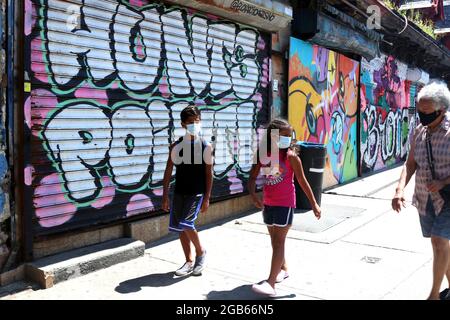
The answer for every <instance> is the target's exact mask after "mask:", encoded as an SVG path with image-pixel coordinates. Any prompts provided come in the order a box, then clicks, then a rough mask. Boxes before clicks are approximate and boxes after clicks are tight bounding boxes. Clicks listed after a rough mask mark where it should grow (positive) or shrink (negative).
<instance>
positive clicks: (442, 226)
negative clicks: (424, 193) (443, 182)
mask: <svg viewBox="0 0 450 320" xmlns="http://www.w3.org/2000/svg"><path fill="white" fill-rule="evenodd" d="M420 226H421V227H422V234H423V236H424V237H425V238H430V237H431V236H434V237H441V238H445V239H449V240H450V206H449V204H448V203H447V204H446V205H444V207H443V208H442V211H441V212H440V213H439V214H438V215H436V214H435V212H434V207H433V204H432V202H431V199H430V198H428V202H427V207H426V214H425V215H424V216H423V215H420Z"/></svg>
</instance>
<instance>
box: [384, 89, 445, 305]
mask: <svg viewBox="0 0 450 320" xmlns="http://www.w3.org/2000/svg"><path fill="white" fill-rule="evenodd" d="M417 102H418V103H417V108H418V113H419V118H420V124H419V125H418V126H417V128H416V130H415V132H414V137H413V138H412V139H411V148H410V152H409V154H408V158H407V160H406V163H405V165H404V166H403V170H402V173H401V176H400V180H399V182H398V186H397V189H396V193H395V196H394V198H393V199H392V208H393V209H394V210H395V211H397V212H400V210H401V208H402V206H403V207H405V198H404V194H403V190H404V188H405V186H406V185H407V184H408V182H409V180H410V179H411V177H412V175H413V174H414V173H415V174H416V179H415V189H414V196H413V205H414V206H415V207H417V210H418V212H419V217H420V225H421V227H422V234H423V236H424V237H426V238H431V244H432V247H433V286H432V289H431V293H430V295H429V297H428V299H429V300H439V299H444V300H446V299H450V292H449V289H445V290H444V291H443V292H441V293H439V291H440V287H441V284H442V281H443V280H444V276H445V275H446V276H447V280H448V282H449V287H450V246H449V239H450V199H449V198H450V194H449V192H448V190H449V189H450V112H449V108H450V91H449V90H448V88H447V86H446V85H445V84H440V83H432V84H429V85H427V86H425V87H423V88H422V90H421V91H420V92H419V94H418V97H417Z"/></svg>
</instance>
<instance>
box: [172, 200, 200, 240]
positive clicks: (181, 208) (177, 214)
mask: <svg viewBox="0 0 450 320" xmlns="http://www.w3.org/2000/svg"><path fill="white" fill-rule="evenodd" d="M202 203H203V194H197V195H183V194H177V193H175V194H174V195H173V200H172V206H171V208H170V221H169V231H176V232H181V231H184V230H186V229H190V230H195V225H194V222H195V220H196V219H197V216H198V213H199V212H200V208H201V207H202Z"/></svg>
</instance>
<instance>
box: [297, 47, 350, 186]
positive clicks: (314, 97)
mask: <svg viewBox="0 0 450 320" xmlns="http://www.w3.org/2000/svg"><path fill="white" fill-rule="evenodd" d="M358 83H359V63H358V62H356V61H353V60H351V59H349V58H347V57H345V56H343V55H341V54H338V53H335V52H333V51H331V50H328V49H326V48H323V47H319V46H316V45H311V44H308V43H306V42H303V41H301V40H297V39H294V38H291V51H290V59H289V122H290V123H291V124H292V125H293V127H294V130H295V133H296V138H297V140H299V141H308V142H316V143H322V144H325V145H327V160H326V168H325V178H324V184H325V186H331V185H334V184H338V183H342V182H345V181H348V180H349V179H352V178H355V177H356V176H357V148H356V138H357V137H356V136H357V123H356V115H357V110H358V108H357V107H358V104H357V103H358V91H357V88H358Z"/></svg>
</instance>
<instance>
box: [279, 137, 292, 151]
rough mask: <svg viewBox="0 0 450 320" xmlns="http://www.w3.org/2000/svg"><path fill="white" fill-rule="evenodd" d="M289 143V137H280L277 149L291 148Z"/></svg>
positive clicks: (290, 140) (290, 139)
mask: <svg viewBox="0 0 450 320" xmlns="http://www.w3.org/2000/svg"><path fill="white" fill-rule="evenodd" d="M291 142H292V138H291V137H285V136H280V139H279V140H278V148H280V149H287V148H289V147H290V146H291Z"/></svg>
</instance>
